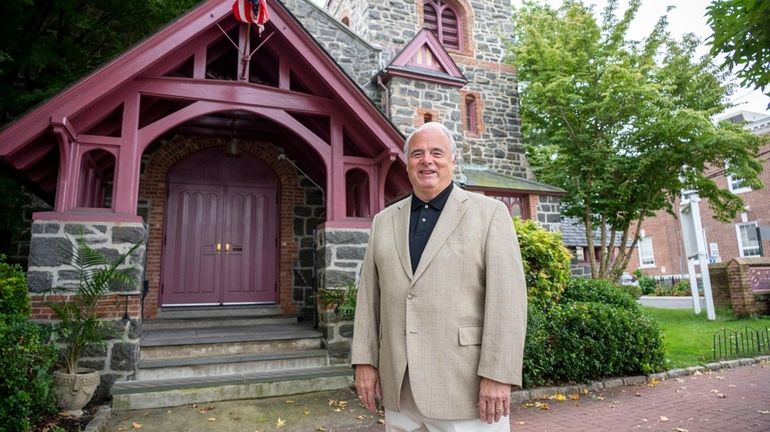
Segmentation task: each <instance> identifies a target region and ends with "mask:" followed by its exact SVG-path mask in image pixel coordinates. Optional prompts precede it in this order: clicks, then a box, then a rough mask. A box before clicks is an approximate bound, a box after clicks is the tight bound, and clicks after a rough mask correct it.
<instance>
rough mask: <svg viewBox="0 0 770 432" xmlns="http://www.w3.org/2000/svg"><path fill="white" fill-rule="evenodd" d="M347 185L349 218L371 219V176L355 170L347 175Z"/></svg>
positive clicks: (347, 212)
mask: <svg viewBox="0 0 770 432" xmlns="http://www.w3.org/2000/svg"><path fill="white" fill-rule="evenodd" d="M345 180H346V183H347V188H346V190H347V196H346V199H345V203H346V207H347V209H346V214H347V216H348V217H366V218H368V217H371V211H370V209H369V176H368V175H367V174H366V172H365V171H364V170H361V169H358V168H355V169H351V170H350V171H348V173H347V174H346V175H345Z"/></svg>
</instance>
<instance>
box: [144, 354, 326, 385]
mask: <svg viewBox="0 0 770 432" xmlns="http://www.w3.org/2000/svg"><path fill="white" fill-rule="evenodd" d="M328 365H329V360H328V356H327V352H326V350H322V349H317V350H302V351H289V352H275V353H268V354H238V355H229V356H206V357H187V358H172V359H157V360H141V361H140V362H139V364H138V370H137V372H136V379H137V380H139V381H148V380H161V379H176V378H191V377H206V376H215V375H235V374H246V373H251V372H263V371H275V370H290V369H301V368H317V367H323V366H328Z"/></svg>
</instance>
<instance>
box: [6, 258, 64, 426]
mask: <svg viewBox="0 0 770 432" xmlns="http://www.w3.org/2000/svg"><path fill="white" fill-rule="evenodd" d="M29 313H30V301H29V296H28V295H27V280H26V277H25V275H24V273H23V272H22V271H21V268H20V267H19V266H12V265H9V264H7V263H5V257H4V256H0V341H2V344H0V401H2V403H0V431H3V432H17V431H27V430H29V429H30V427H31V426H32V425H34V423H35V422H36V421H37V420H38V419H39V418H40V417H41V416H42V415H43V414H46V413H51V412H55V397H54V392H53V382H52V377H51V371H52V370H53V367H54V364H55V362H56V355H57V354H56V350H55V348H54V347H53V346H52V345H47V344H46V343H45V341H46V340H47V339H48V338H47V337H46V336H45V335H44V332H43V330H42V329H41V328H40V327H39V326H38V325H37V324H35V323H33V322H30V321H29Z"/></svg>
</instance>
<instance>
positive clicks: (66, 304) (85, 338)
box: [47, 234, 141, 416]
mask: <svg viewBox="0 0 770 432" xmlns="http://www.w3.org/2000/svg"><path fill="white" fill-rule="evenodd" d="M70 242H71V243H72V246H73V248H67V249H65V259H67V261H68V263H69V265H70V266H71V267H72V268H73V269H74V270H75V272H76V273H77V277H78V280H77V286H76V287H75V290H74V291H72V290H71V289H56V291H57V292H64V293H67V294H69V295H66V296H63V298H64V299H63V300H61V301H58V302H54V301H49V302H47V304H48V306H49V307H50V308H51V309H52V310H53V312H54V314H55V315H56V317H57V318H58V320H59V321H58V322H57V323H56V324H55V326H54V329H53V333H52V337H53V340H54V341H55V342H56V343H57V344H58V345H59V346H60V351H59V352H60V355H61V365H62V367H63V368H62V369H60V370H57V371H54V376H53V381H54V391H55V393H56V401H57V405H58V407H59V409H60V410H61V411H62V413H64V414H67V415H73V416H79V415H81V414H82V409H83V407H84V406H86V404H88V402H89V401H90V400H91V398H92V397H93V394H94V392H95V391H96V388H97V387H98V385H99V382H100V376H99V372H98V371H94V370H91V369H84V368H80V367H79V365H78V363H79V362H80V357H81V353H82V351H83V349H84V348H85V347H86V346H87V345H89V344H98V343H104V341H105V340H106V339H107V338H108V337H110V336H111V335H112V333H113V332H114V327H113V326H112V325H111V324H110V323H108V322H105V321H103V320H101V319H100V317H99V313H98V306H99V302H100V300H102V299H103V298H104V297H105V295H106V294H108V293H109V292H110V290H111V289H112V287H113V286H115V285H117V284H124V285H123V286H127V285H130V284H131V283H132V282H133V280H132V278H131V276H130V275H129V271H130V270H131V268H130V267H128V268H125V267H124V268H120V267H121V265H123V264H124V263H125V261H126V259H127V258H128V256H129V255H131V254H132V253H133V252H134V251H135V250H136V249H137V248H138V247H139V246H140V245H141V243H137V244H135V245H133V246H132V247H131V248H130V249H129V250H128V251H126V252H125V253H123V254H122V255H120V256H118V257H117V258H116V259H114V260H110V259H108V258H107V257H105V256H104V254H102V253H101V252H99V251H97V250H95V249H93V248H92V247H91V246H89V245H88V244H87V242H86V240H85V238H84V236H83V235H82V234H81V235H80V236H78V238H77V239H76V240H73V239H70Z"/></svg>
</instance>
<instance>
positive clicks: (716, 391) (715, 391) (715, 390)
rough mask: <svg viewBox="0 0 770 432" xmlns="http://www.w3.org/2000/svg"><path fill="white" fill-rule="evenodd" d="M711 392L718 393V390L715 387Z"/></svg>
mask: <svg viewBox="0 0 770 432" xmlns="http://www.w3.org/2000/svg"><path fill="white" fill-rule="evenodd" d="M711 393H719V390H717V389H714V390H711Z"/></svg>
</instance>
